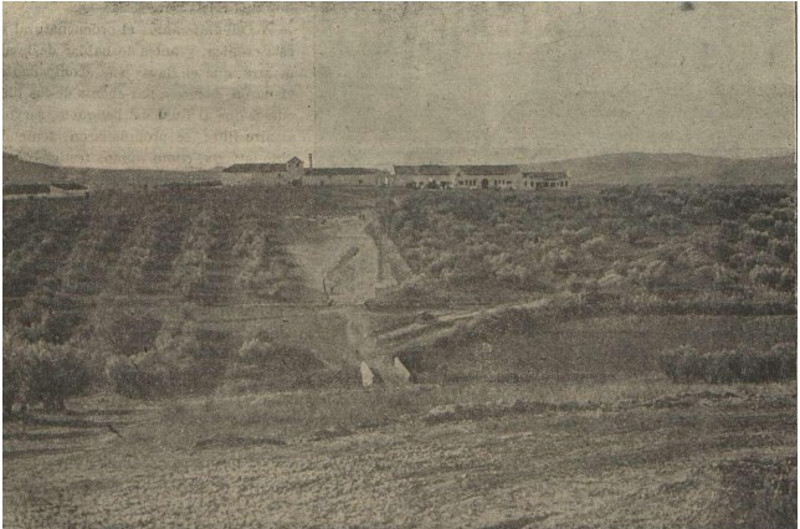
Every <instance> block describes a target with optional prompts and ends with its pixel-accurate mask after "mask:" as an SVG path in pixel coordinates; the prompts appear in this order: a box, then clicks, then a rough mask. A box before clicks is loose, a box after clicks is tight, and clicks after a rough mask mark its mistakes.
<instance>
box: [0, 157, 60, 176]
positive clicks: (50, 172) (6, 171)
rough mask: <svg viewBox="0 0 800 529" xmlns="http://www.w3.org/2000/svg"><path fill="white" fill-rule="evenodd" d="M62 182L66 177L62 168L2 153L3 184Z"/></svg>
mask: <svg viewBox="0 0 800 529" xmlns="http://www.w3.org/2000/svg"><path fill="white" fill-rule="evenodd" d="M64 180H66V176H65V174H64V169H63V168H62V167H56V166H54V165H46V164H43V163H37V162H29V161H27V160H23V159H22V158H20V157H19V156H17V155H16V154H11V153H7V152H4V153H3V183H4V184H46V183H50V182H59V181H64Z"/></svg>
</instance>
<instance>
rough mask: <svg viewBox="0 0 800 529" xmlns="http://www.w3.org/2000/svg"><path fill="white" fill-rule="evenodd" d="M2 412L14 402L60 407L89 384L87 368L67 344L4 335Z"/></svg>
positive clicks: (7, 409) (8, 410) (47, 407)
mask: <svg viewBox="0 0 800 529" xmlns="http://www.w3.org/2000/svg"><path fill="white" fill-rule="evenodd" d="M3 342H4V344H3V345H4V350H3V368H4V373H3V398H4V410H3V411H4V413H5V414H6V415H8V414H10V412H11V408H12V407H13V405H14V403H15V402H22V403H23V404H32V403H36V402H42V403H43V404H44V406H45V408H46V409H49V410H59V411H60V410H64V409H65V408H66V406H65V401H66V399H67V398H69V397H73V396H77V395H80V394H82V393H83V392H84V391H85V390H86V389H87V388H88V386H89V381H90V376H89V370H88V369H87V368H86V366H85V365H84V363H83V362H82V361H81V359H80V358H79V357H78V355H77V354H76V351H75V350H74V349H73V348H72V347H70V346H67V345H54V344H49V343H47V342H43V341H39V342H36V343H30V342H26V341H24V340H21V339H19V338H17V337H15V336H13V335H11V336H7V337H4V340H3Z"/></svg>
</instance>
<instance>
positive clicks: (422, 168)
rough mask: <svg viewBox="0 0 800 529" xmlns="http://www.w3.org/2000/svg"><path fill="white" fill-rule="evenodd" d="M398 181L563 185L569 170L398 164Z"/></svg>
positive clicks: (434, 185) (450, 185)
mask: <svg viewBox="0 0 800 529" xmlns="http://www.w3.org/2000/svg"><path fill="white" fill-rule="evenodd" d="M394 174H395V182H394V184H395V185H399V186H406V187H416V188H426V187H427V188H435V189H446V188H465V189H534V190H536V189H539V190H541V189H551V188H553V189H559V188H560V189H563V188H566V187H568V186H569V179H568V177H567V173H565V172H523V170H522V169H521V168H520V166H518V165H395V166H394Z"/></svg>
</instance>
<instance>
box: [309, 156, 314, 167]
mask: <svg viewBox="0 0 800 529" xmlns="http://www.w3.org/2000/svg"><path fill="white" fill-rule="evenodd" d="M308 168H309V169H313V168H314V157H313V156H312V155H311V153H308Z"/></svg>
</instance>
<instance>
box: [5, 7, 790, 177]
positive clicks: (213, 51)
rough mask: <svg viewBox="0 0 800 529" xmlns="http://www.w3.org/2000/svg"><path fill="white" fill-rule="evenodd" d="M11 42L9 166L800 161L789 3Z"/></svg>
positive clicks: (82, 19)
mask: <svg viewBox="0 0 800 529" xmlns="http://www.w3.org/2000/svg"><path fill="white" fill-rule="evenodd" d="M3 29H4V40H3V148H4V150H6V151H11V152H15V153H20V154H22V155H23V156H27V157H29V158H33V159H36V160H37V161H43V162H49V163H60V164H61V165H70V166H92V167H109V168H121V167H142V168H164V169H189V168H193V169H197V168H210V167H215V166H226V165H229V164H232V163H241V162H270V161H285V160H287V159H289V158H290V157H292V156H298V157H300V158H304V159H307V155H308V153H313V154H314V165H315V166H341V165H348V166H353V165H365V166H385V165H390V164H393V163H398V164H399V163H525V162H536V161H543V160H554V159H564V158H572V157H581V156H591V155H595V154H606V153H614V152H631V151H637V152H691V153H695V154H704V155H721V156H733V157H755V156H769V155H781V154H787V153H791V152H794V150H795V144H796V138H795V132H796V125H795V82H796V73H795V40H794V39H795V6H794V4H792V3H764V2H759V3H695V4H691V5H690V6H688V7H687V6H686V5H685V4H681V3H661V2H659V3H648V4H639V3H558V4H553V3H533V4H531V3H502V4H497V3H470V4H462V3H447V4H444V3H441V4H436V3H424V4H423V3H407V4H400V3H393V4H382V3H352V4H292V3H277V4H276V3H271V4H231V3H220V4H202V5H199V4H186V3H184V4H159V3H155V4H152V3H141V4H105V3H103V4H100V3H88V4H73V3H38V2H37V3H4V4H3Z"/></svg>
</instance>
